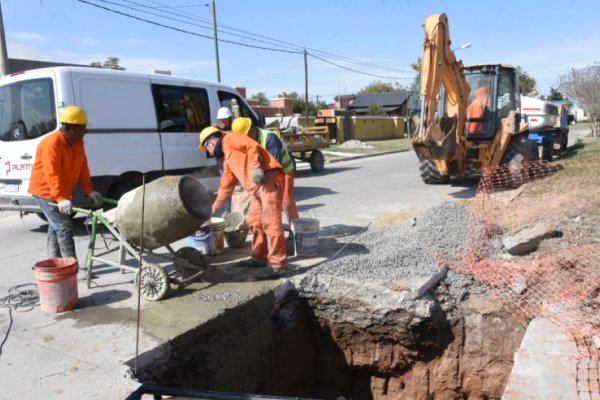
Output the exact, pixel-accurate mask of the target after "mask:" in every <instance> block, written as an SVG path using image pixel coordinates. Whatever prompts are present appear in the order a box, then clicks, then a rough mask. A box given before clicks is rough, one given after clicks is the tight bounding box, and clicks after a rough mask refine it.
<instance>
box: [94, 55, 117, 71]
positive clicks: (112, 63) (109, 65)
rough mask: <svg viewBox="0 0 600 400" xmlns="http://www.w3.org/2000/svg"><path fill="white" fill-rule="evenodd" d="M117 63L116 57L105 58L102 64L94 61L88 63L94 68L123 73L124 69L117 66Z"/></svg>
mask: <svg viewBox="0 0 600 400" xmlns="http://www.w3.org/2000/svg"><path fill="white" fill-rule="evenodd" d="M119 61H120V60H119V58H118V57H107V58H106V61H104V63H101V62H100V61H94V62H93V63H90V66H91V67H95V68H105V69H118V70H121V71H125V68H123V67H121V66H120V65H119Z"/></svg>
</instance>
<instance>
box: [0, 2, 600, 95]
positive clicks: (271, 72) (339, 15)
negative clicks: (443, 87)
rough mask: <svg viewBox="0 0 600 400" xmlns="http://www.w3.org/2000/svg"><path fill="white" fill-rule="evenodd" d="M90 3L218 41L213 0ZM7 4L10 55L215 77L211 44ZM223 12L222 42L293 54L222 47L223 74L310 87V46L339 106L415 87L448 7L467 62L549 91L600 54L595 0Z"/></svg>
mask: <svg viewBox="0 0 600 400" xmlns="http://www.w3.org/2000/svg"><path fill="white" fill-rule="evenodd" d="M85 1H86V2H89V3H93V4H96V5H99V6H102V7H106V8H110V9H113V10H118V11H120V12H123V13H126V14H130V15H134V16H137V17H140V18H144V19H147V20H150V21H153V22H155V23H159V24H163V25H168V26H172V27H175V28H178V29H182V30H186V31H189V32H193V33H195V34H198V35H204V36H210V37H212V22H211V21H212V19H211V18H212V17H211V13H210V9H209V7H207V6H206V4H207V3H211V0H85ZM0 2H1V5H2V14H3V18H4V27H5V33H6V38H7V43H8V54H9V57H14V58H33V59H39V60H45V61H58V62H68V63H79V64H89V63H90V62H93V61H104V60H105V59H106V58H107V57H109V56H113V57H118V58H120V60H121V65H122V66H124V67H125V68H126V69H127V70H128V71H136V72H153V71H154V70H157V69H161V70H170V71H172V73H173V75H179V76H187V77H195V78H201V79H207V80H216V67H215V64H216V63H215V49H214V41H213V40H212V39H208V38H205V37H201V36H198V35H192V34H188V33H183V32H178V31H174V30H171V29H167V28H164V27H161V26H157V25H155V24H151V23H148V22H143V21H140V20H136V19H133V18H131V17H126V16H123V15H119V14H116V13H114V12H110V11H107V10H104V9H101V8H98V7H95V6H93V5H90V4H86V3H84V2H82V1H79V0H0ZM123 6H125V7H123ZM165 6H167V7H170V8H167V7H165ZM216 10H217V23H218V25H219V26H220V29H219V32H220V33H219V39H222V40H227V41H233V42H239V43H244V44H246V45H249V46H258V47H267V48H270V49H277V50H285V52H281V51H271V50H262V49H257V48H253V47H247V46H240V45H236V44H233V43H227V42H220V44H219V56H220V66H221V81H222V82H223V83H226V84H229V85H232V86H244V87H246V88H247V91H248V95H252V94H255V93H257V92H264V93H266V95H267V97H269V98H273V97H276V96H277V95H278V94H280V93H282V92H288V93H289V92H293V91H295V92H298V93H299V94H302V95H303V94H304V92H305V89H304V57H303V55H302V54H301V51H302V48H303V47H304V46H305V47H306V48H307V49H308V52H309V54H310V56H309V57H308V82H309V87H308V93H309V96H310V99H311V100H313V101H314V100H315V97H316V96H319V99H320V100H325V101H327V102H331V101H332V99H333V96H335V95H337V94H349V93H355V92H356V91H358V90H360V89H361V88H363V87H364V86H366V85H368V84H369V83H371V82H373V81H375V80H380V81H383V82H390V83H395V82H397V83H399V84H402V85H405V86H407V85H409V84H410V82H411V81H412V79H413V78H414V75H415V73H414V72H413V71H412V70H411V68H410V64H411V63H413V62H415V61H416V59H417V58H418V57H420V56H421V55H422V45H423V30H422V24H423V22H424V21H425V18H426V17H427V16H428V15H431V14H436V13H441V12H445V13H446V14H447V15H448V19H449V22H450V36H451V39H452V43H453V47H458V46H460V45H461V44H464V43H467V42H470V43H472V47H471V48H469V49H462V50H459V51H457V57H458V58H461V59H462V60H463V62H464V63H465V64H478V63H508V64H513V65H518V66H521V67H523V68H524V70H525V71H526V72H527V73H528V74H529V75H531V76H532V77H533V78H535V79H536V81H537V86H538V89H539V91H540V92H541V93H542V94H547V93H548V92H549V90H550V87H551V86H553V87H556V80H557V78H558V77H559V76H560V75H562V74H565V73H566V72H567V71H568V70H569V68H571V67H575V68H577V67H583V66H586V65H591V64H593V63H594V62H596V61H598V60H600V30H598V23H597V18H598V15H600V1H597V0H583V1H582V0H580V1H573V2H565V1H555V0H546V1H543V2H542V1H534V0H521V1H515V0H505V1H467V0H453V1H450V0H448V1H433V0H363V1H359V0H329V1H323V0H320V1H319V0H302V1H298V0H295V1H288V0H281V1H266V0H245V1H242V0H216ZM143 11H146V12H143ZM148 12H149V13H154V14H159V15H152V14H149V13H148ZM165 16H166V17H168V18H171V19H167V18H165ZM257 35H260V36H257ZM289 51H293V53H290V52H289ZM296 52H300V54H299V53H296ZM315 56H316V57H318V58H315ZM319 58H320V59H319ZM323 60H325V61H323ZM348 61H350V62H348ZM332 63H333V64H337V65H339V66H336V65H333V64H332ZM340 66H341V67H340ZM348 68H349V69H352V70H356V71H360V72H362V73H359V72H353V71H350V70H348ZM367 74H372V75H379V76H383V77H387V78H383V77H378V76H372V75H367Z"/></svg>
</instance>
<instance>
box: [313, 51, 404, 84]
mask: <svg viewBox="0 0 600 400" xmlns="http://www.w3.org/2000/svg"><path fill="white" fill-rule="evenodd" d="M308 55H309V56H311V57H313V58H316V59H317V60H321V61H323V62H325V63H327V64H331V65H335V66H336V67H338V68H343V69H346V70H348V71H352V72H357V73H359V74H364V75H370V76H375V77H377V78H384V79H411V80H412V79H414V77H412V78H399V77H395V76H383V75H377V74H369V73H368V72H362V71H357V70H355V69H352V68H348V67H344V66H343V65H339V64H336V63H334V62H331V61H328V60H325V59H323V58H321V57H317V56H315V55H314V54H311V53H308Z"/></svg>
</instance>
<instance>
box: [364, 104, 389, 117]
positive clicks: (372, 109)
mask: <svg viewBox="0 0 600 400" xmlns="http://www.w3.org/2000/svg"><path fill="white" fill-rule="evenodd" d="M367 114H368V115H374V116H383V115H386V113H385V111H384V109H383V104H380V103H371V104H369V112H368V113H367Z"/></svg>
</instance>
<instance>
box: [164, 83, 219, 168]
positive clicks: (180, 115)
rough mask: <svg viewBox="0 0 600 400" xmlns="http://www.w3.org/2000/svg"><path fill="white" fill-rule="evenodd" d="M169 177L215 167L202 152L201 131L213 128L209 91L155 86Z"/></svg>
mask: <svg viewBox="0 0 600 400" xmlns="http://www.w3.org/2000/svg"><path fill="white" fill-rule="evenodd" d="M152 93H153V95H154V103H155V106H156V115H157V118H158V130H159V133H160V138H161V145H162V151H163V162H164V170H165V173H169V174H183V173H190V172H193V171H194V170H196V169H199V168H202V167H206V166H214V165H215V162H214V160H209V159H208V158H207V157H206V153H204V152H201V151H200V150H199V149H198V145H199V135H200V131H201V130H202V129H204V128H205V127H207V126H208V125H210V104H209V96H208V91H207V89H206V88H203V87H191V86H178V85H175V84H166V83H165V84H162V83H160V84H158V83H154V84H152Z"/></svg>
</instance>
